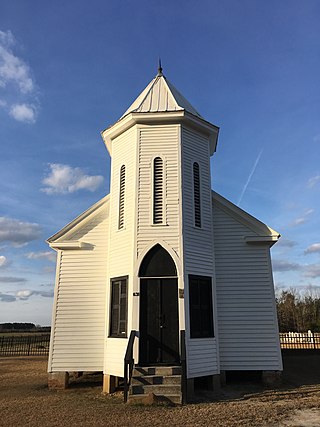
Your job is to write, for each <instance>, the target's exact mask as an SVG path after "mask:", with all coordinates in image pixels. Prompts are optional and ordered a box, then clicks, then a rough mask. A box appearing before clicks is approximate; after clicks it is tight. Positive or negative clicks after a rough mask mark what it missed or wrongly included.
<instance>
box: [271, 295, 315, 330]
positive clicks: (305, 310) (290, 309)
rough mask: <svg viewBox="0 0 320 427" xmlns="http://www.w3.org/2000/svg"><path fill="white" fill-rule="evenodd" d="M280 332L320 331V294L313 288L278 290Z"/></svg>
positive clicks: (277, 302)
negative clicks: (299, 290)
mask: <svg viewBox="0 0 320 427" xmlns="http://www.w3.org/2000/svg"><path fill="white" fill-rule="evenodd" d="M276 304H277V312H278V322H279V329H280V332H306V331H308V330H311V331H313V332H320V295H319V294H318V293H317V292H316V291H314V290H313V289H309V290H307V291H304V292H303V293H299V292H298V291H297V290H296V289H289V290H282V291H276Z"/></svg>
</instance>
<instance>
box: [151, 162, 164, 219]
mask: <svg viewBox="0 0 320 427" xmlns="http://www.w3.org/2000/svg"><path fill="white" fill-rule="evenodd" d="M153 223H154V224H162V223H163V161H162V159H161V158H160V157H156V158H155V159H154V161H153Z"/></svg>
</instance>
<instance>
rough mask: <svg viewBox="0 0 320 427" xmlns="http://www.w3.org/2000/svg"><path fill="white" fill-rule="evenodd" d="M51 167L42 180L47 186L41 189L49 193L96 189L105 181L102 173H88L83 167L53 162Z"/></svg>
mask: <svg viewBox="0 0 320 427" xmlns="http://www.w3.org/2000/svg"><path fill="white" fill-rule="evenodd" d="M49 167H50V172H49V174H48V175H47V176H46V177H45V178H44V179H43V180H42V183H43V184H45V185H46V187H44V188H42V189H41V191H44V192H45V193H47V194H55V193H60V194H67V193H74V192H75V191H78V190H89V191H95V190H96V189H97V188H98V187H99V186H100V185H101V184H102V181H103V177H102V176H101V175H95V176H90V175H86V174H85V172H84V171H83V170H82V169H81V168H72V167H71V166H69V165H62V164H57V163H51V164H49Z"/></svg>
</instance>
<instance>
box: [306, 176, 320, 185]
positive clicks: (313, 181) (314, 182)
mask: <svg viewBox="0 0 320 427" xmlns="http://www.w3.org/2000/svg"><path fill="white" fill-rule="evenodd" d="M318 182H320V175H315V176H313V177H312V178H310V179H309V181H308V188H313V187H314V186H315V185H317V184H318Z"/></svg>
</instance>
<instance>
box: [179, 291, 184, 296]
mask: <svg viewBox="0 0 320 427" xmlns="http://www.w3.org/2000/svg"><path fill="white" fill-rule="evenodd" d="M179 298H184V289H179Z"/></svg>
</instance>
